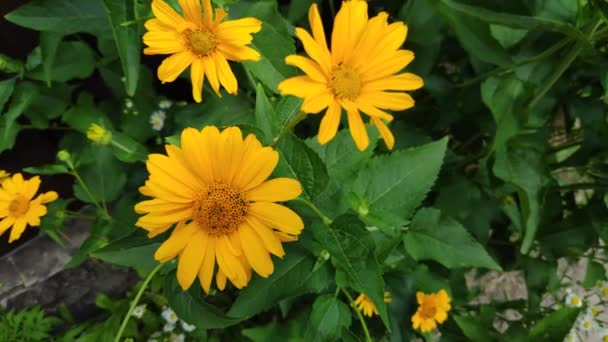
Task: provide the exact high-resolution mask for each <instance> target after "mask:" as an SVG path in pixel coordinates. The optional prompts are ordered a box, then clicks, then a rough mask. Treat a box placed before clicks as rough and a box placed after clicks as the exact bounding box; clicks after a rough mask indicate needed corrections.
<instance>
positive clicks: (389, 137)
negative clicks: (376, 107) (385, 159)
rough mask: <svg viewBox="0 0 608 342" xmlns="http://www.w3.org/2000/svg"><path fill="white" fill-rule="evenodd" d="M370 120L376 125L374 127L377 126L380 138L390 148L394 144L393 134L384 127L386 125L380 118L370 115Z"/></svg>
mask: <svg viewBox="0 0 608 342" xmlns="http://www.w3.org/2000/svg"><path fill="white" fill-rule="evenodd" d="M372 122H373V123H374V125H376V128H378V131H379V132H380V136H381V137H382V140H384V143H385V144H386V147H387V148H388V149H389V150H392V149H393V147H394V146H395V137H394V136H393V133H392V132H391V130H390V129H388V127H386V125H385V124H384V122H382V120H381V119H378V118H374V117H372Z"/></svg>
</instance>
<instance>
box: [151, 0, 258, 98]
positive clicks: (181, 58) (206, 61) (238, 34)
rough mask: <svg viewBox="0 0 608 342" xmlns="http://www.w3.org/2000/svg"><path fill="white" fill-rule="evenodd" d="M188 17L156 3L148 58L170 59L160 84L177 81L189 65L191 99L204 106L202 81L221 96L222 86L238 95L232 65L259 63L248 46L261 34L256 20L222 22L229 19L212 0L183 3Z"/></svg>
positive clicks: (183, 0) (164, 65)
mask: <svg viewBox="0 0 608 342" xmlns="http://www.w3.org/2000/svg"><path fill="white" fill-rule="evenodd" d="M179 5H180V7H181V8H182V11H183V12H184V16H183V17H182V16H181V15H179V14H178V13H177V12H175V10H174V9H173V8H172V7H171V6H169V5H168V4H166V3H165V2H164V1H162V0H153V1H152V12H153V13H154V16H155V17H156V18H154V19H150V20H148V21H146V24H145V26H146V29H148V32H147V33H146V34H145V35H144V37H143V39H144V43H145V44H146V45H148V47H147V48H145V49H144V54H146V55H158V54H161V55H166V54H170V55H171V56H169V57H168V58H166V59H165V60H164V61H163V62H162V63H161V65H160V67H159V68H158V79H159V80H161V81H162V82H163V83H165V82H173V81H175V79H176V78H177V77H178V76H179V75H180V74H181V73H182V72H183V71H184V70H186V68H188V66H190V79H191V81H192V96H193V97H194V100H195V101H196V102H201V101H202V90H203V80H204V79H205V77H207V80H208V81H209V83H210V84H211V88H213V91H214V92H215V93H216V94H217V95H218V96H219V95H220V85H221V86H222V87H224V89H226V91H227V92H228V93H229V94H236V93H237V90H238V84H237V80H236V77H234V74H233V73H232V69H230V65H229V64H228V61H237V62H241V61H257V60H259V59H260V54H259V53H258V52H257V51H255V50H254V49H252V48H250V47H248V45H249V44H250V43H251V42H252V40H253V37H252V36H251V35H252V34H253V33H255V32H258V31H260V30H261V29H262V22H261V21H259V20H258V19H256V18H242V19H238V20H227V21H223V20H224V18H226V16H227V15H228V14H227V13H226V12H225V11H224V10H222V9H220V8H216V9H215V19H214V16H213V8H212V7H211V0H203V10H202V12H201V4H200V1H199V0H179Z"/></svg>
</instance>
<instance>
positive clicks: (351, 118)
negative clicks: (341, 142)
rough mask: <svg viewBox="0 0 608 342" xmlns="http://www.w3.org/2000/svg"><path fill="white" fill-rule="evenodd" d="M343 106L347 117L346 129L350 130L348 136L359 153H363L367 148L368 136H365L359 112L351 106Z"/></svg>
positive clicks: (365, 132) (365, 131)
mask: <svg viewBox="0 0 608 342" xmlns="http://www.w3.org/2000/svg"><path fill="white" fill-rule="evenodd" d="M344 105H345V107H346V114H347V116H348V128H349V130H350V135H351V136H352V137H353V140H354V141H355V145H357V148H358V149H359V150H360V151H364V150H365V149H366V148H367V146H369V136H368V135H367V130H366V129H365V124H364V123H363V120H362V119H361V114H359V110H357V107H356V106H354V105H353V104H344Z"/></svg>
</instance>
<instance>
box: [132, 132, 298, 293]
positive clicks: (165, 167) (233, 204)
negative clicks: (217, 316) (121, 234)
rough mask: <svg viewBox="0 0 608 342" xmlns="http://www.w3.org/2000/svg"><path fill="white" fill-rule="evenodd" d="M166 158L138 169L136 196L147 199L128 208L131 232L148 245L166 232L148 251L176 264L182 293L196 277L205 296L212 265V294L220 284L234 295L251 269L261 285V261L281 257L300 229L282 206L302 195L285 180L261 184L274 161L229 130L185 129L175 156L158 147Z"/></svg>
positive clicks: (268, 151) (267, 266) (264, 269)
mask: <svg viewBox="0 0 608 342" xmlns="http://www.w3.org/2000/svg"><path fill="white" fill-rule="evenodd" d="M165 148H166V151H167V154H168V156H165V155H162V154H152V155H150V156H149V158H148V161H147V162H146V165H147V167H148V171H149V172H150V177H149V178H148V180H147V181H146V184H145V186H143V187H141V188H140V191H141V193H142V194H144V195H146V196H149V197H153V198H154V199H151V200H147V201H143V202H140V203H138V204H137V205H136V206H135V211H136V212H137V213H139V214H147V215H145V216H143V217H141V218H140V219H139V220H138V221H137V226H139V227H141V228H144V229H145V230H147V231H148V232H149V233H148V236H149V237H154V236H156V235H158V234H160V233H162V232H164V231H166V230H167V229H169V228H170V227H171V226H172V225H173V224H175V223H177V226H176V227H175V229H174V230H173V232H172V234H171V236H170V237H169V239H167V241H165V242H164V243H163V244H162V245H161V246H160V247H159V248H158V250H157V251H156V253H155V255H154V257H155V258H156V260H158V261H160V262H166V261H169V260H171V259H173V258H175V257H177V256H179V263H178V266H177V280H178V281H179V283H180V285H181V287H182V288H183V289H184V290H185V289H188V288H189V287H190V286H191V285H192V283H193V282H194V280H195V278H196V277H197V276H198V278H199V280H200V283H201V286H202V287H203V289H204V290H205V292H209V288H210V286H211V280H212V278H213V274H214V269H215V263H216V261H217V264H218V266H219V267H218V270H217V273H216V276H215V279H216V283H217V287H218V288H219V289H220V290H223V289H224V287H225V285H226V278H228V279H230V281H231V282H232V284H234V285H235V286H236V287H238V288H242V287H243V286H245V285H247V283H248V282H249V280H250V278H251V269H252V268H253V270H254V271H255V272H256V273H258V274H259V275H260V276H262V277H268V276H269V275H270V274H271V273H272V272H273V271H274V266H273V263H272V260H271V258H270V255H269V253H271V254H274V255H276V256H278V257H283V255H284V254H285V252H284V251H283V247H282V245H281V241H293V240H295V239H296V237H297V235H299V234H300V232H301V231H302V229H303V227H304V223H303V222H302V219H301V218H300V217H299V216H298V214H296V213H295V212H293V211H292V210H291V209H289V208H287V207H285V206H282V205H280V204H276V203H274V202H281V201H288V200H291V199H294V198H296V197H298V196H299V195H300V193H301V191H302V188H301V186H300V183H299V182H298V181H296V180H293V179H290V178H276V179H272V180H268V181H266V179H267V178H268V177H269V176H270V174H271V173H272V171H273V170H274V168H275V167H276V166H277V163H278V161H279V154H278V153H277V152H276V151H275V150H273V149H272V148H270V147H263V146H262V145H261V144H260V142H259V141H258V140H257V139H256V137H255V136H254V135H253V134H250V135H249V136H247V138H245V139H243V137H242V135H241V131H240V129H239V128H237V127H230V128H227V129H225V130H224V131H222V132H220V131H219V130H218V129H217V128H216V127H214V126H207V127H205V128H204V129H203V130H202V131H199V130H196V129H194V128H186V129H185V130H184V131H183V132H182V134H181V148H179V147H177V146H174V145H166V147H165Z"/></svg>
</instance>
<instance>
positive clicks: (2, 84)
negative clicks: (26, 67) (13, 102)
mask: <svg viewBox="0 0 608 342" xmlns="http://www.w3.org/2000/svg"><path fill="white" fill-rule="evenodd" d="M13 90H15V78H9V79H6V80H2V81H0V113H2V109H3V108H4V105H5V104H6V101H8V99H9V98H10V97H11V95H12V94H13Z"/></svg>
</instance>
